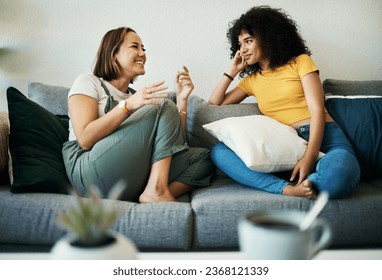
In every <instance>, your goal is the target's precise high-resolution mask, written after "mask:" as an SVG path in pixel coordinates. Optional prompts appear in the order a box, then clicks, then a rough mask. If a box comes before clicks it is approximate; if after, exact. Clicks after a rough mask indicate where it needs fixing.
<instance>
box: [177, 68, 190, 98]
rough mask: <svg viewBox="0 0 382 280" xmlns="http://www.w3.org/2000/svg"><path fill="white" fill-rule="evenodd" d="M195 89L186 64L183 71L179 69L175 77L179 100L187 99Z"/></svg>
mask: <svg viewBox="0 0 382 280" xmlns="http://www.w3.org/2000/svg"><path fill="white" fill-rule="evenodd" d="M193 89H194V84H193V83H192V80H191V77H190V74H189V72H188V69H187V67H186V66H183V71H178V73H177V74H176V78H175V90H176V95H177V100H187V99H188V97H189V96H190V94H191V92H192V90H193Z"/></svg>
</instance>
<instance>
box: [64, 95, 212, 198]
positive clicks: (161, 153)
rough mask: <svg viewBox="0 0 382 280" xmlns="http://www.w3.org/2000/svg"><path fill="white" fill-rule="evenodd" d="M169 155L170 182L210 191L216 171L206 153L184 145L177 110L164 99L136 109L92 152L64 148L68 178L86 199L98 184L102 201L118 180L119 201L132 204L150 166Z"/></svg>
mask: <svg viewBox="0 0 382 280" xmlns="http://www.w3.org/2000/svg"><path fill="white" fill-rule="evenodd" d="M168 156H172V162H171V167H170V175H169V182H172V181H178V182H182V183H185V184H187V185H191V186H209V183H210V178H211V176H212V173H213V170H214V165H213V163H212V161H211V158H210V151H209V150H208V149H204V148H189V147H188V146H187V143H186V139H185V134H184V130H183V128H182V125H181V120H180V116H179V112H178V109H177V107H176V105H175V104H174V103H173V102H172V101H170V100H168V99H164V100H163V103H162V104H161V105H150V106H144V107H142V108H141V109H139V110H137V111H136V112H135V113H134V114H133V115H131V116H130V117H129V118H128V119H127V120H126V121H125V122H124V123H123V124H122V125H121V126H120V128H119V129H118V130H116V131H115V132H114V133H112V134H110V135H109V136H107V137H105V138H104V139H102V140H100V141H99V142H97V143H96V144H95V145H94V146H93V148H92V149H91V150H84V149H82V148H81V147H80V146H79V144H78V142H77V141H68V142H66V143H64V146H63V158H64V163H65V167H66V172H67V175H68V177H69V180H70V182H71V183H72V185H73V187H74V188H75V189H76V190H77V191H78V192H79V193H81V194H82V195H86V194H87V188H89V187H91V186H93V185H96V186H98V187H99V189H100V191H101V193H102V194H103V195H104V196H105V197H106V196H107V194H108V192H109V190H110V189H111V188H112V187H113V186H114V185H115V184H116V183H117V182H118V181H120V180H121V179H122V180H123V181H124V183H125V184H126V189H125V192H124V194H123V196H122V197H121V199H123V200H130V201H136V200H137V199H138V198H139V195H140V194H141V193H142V192H143V190H144V188H145V187H146V184H147V181H148V178H149V175H150V169H151V165H152V164H153V163H155V162H157V161H159V160H161V159H163V158H165V157H168Z"/></svg>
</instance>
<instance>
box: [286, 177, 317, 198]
mask: <svg viewBox="0 0 382 280" xmlns="http://www.w3.org/2000/svg"><path fill="white" fill-rule="evenodd" d="M283 194H284V195H290V196H299V197H306V198H309V199H315V198H316V195H317V193H316V191H315V190H314V189H313V184H312V182H310V181H309V180H308V179H306V180H304V181H303V182H302V183H301V184H299V185H296V186H293V185H287V186H286V187H285V188H284V190H283Z"/></svg>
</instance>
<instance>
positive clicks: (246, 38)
mask: <svg viewBox="0 0 382 280" xmlns="http://www.w3.org/2000/svg"><path fill="white" fill-rule="evenodd" d="M253 38H254V37H253V36H248V37H245V38H244V39H243V41H245V40H248V39H253Z"/></svg>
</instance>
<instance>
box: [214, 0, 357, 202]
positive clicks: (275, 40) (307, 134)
mask: <svg viewBox="0 0 382 280" xmlns="http://www.w3.org/2000/svg"><path fill="white" fill-rule="evenodd" d="M227 36H228V39H229V41H230V44H231V48H230V49H231V58H233V61H232V64H231V66H230V67H229V68H228V69H227V71H226V72H225V73H224V75H223V77H222V78H221V80H220V81H219V83H218V85H217V86H216V88H215V89H214V91H213V92H212V94H211V97H210V99H209V103H210V104H215V105H223V104H236V103H240V102H242V101H243V100H244V99H245V98H247V97H248V96H255V97H256V99H257V102H258V105H259V108H260V110H261V112H262V113H263V114H264V115H266V116H268V117H271V118H273V119H276V120H277V121H279V122H281V123H283V124H285V125H289V126H291V127H293V128H294V129H296V131H297V133H298V135H299V136H300V137H302V138H304V139H305V140H307V141H308V145H307V148H306V151H305V154H304V156H303V157H302V158H301V159H300V160H299V161H298V162H297V164H296V165H295V167H294V168H293V170H292V171H291V176H290V179H289V178H286V179H283V178H281V177H279V176H277V175H278V174H272V173H262V172H256V171H253V170H251V169H249V168H248V167H247V166H246V165H245V164H244V163H243V162H242V161H241V159H240V158H239V157H238V156H237V155H236V154H235V153H234V152H233V151H232V150H230V149H229V148H228V147H227V146H225V145H224V144H223V143H218V144H217V145H216V146H215V147H214V148H213V150H212V160H213V161H214V163H215V164H216V165H217V166H218V167H219V168H220V169H221V170H222V171H224V172H225V173H226V174H227V175H228V176H230V177H231V178H233V179H234V180H236V181H238V182H240V183H242V184H244V185H247V186H249V187H252V188H255V189H259V190H264V191H267V192H270V193H275V194H283V195H291V196H299V197H306V198H309V199H314V198H315V197H316V195H317V193H318V192H320V191H327V192H328V193H329V196H330V197H331V198H340V197H344V196H346V195H348V194H349V193H350V192H351V190H352V189H353V188H354V187H355V186H356V185H357V183H358V181H359V178H360V168H359V164H358V162H357V159H356V157H355V154H354V150H353V147H352V146H351V144H350V143H349V141H348V139H347V138H346V136H345V135H344V133H343V131H342V130H341V128H340V127H339V126H338V124H337V123H336V122H335V121H334V120H333V118H332V117H331V116H330V115H329V113H328V112H327V111H326V110H325V107H324V94H323V89H322V85H321V80H320V77H319V71H318V68H317V66H316V65H315V63H314V62H313V60H312V59H311V57H310V55H311V52H310V50H309V48H308V47H307V46H306V44H305V41H304V40H303V39H302V37H301V35H300V34H299V28H298V26H297V24H296V22H295V21H294V20H293V19H292V18H291V17H290V16H289V15H288V14H286V12H285V11H284V10H282V9H274V8H271V7H269V6H257V7H253V8H252V9H250V10H249V11H248V12H247V13H245V14H243V15H242V16H241V17H240V18H239V19H237V20H235V21H233V22H232V23H231V24H230V28H229V30H228V33H227ZM239 73H240V74H239ZM238 74H239V76H240V77H241V78H243V79H242V80H241V81H240V82H239V83H238V84H237V85H236V86H235V87H234V88H233V89H232V90H230V91H228V92H227V89H228V87H229V85H230V84H231V82H232V81H233V80H234V77H235V76H236V75H238ZM320 150H321V151H322V152H324V153H325V154H326V155H325V156H324V157H322V158H321V159H320V160H319V161H316V159H317V156H318V153H319V151H320ZM253 156H256V155H253ZM288 179H289V180H288Z"/></svg>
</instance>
